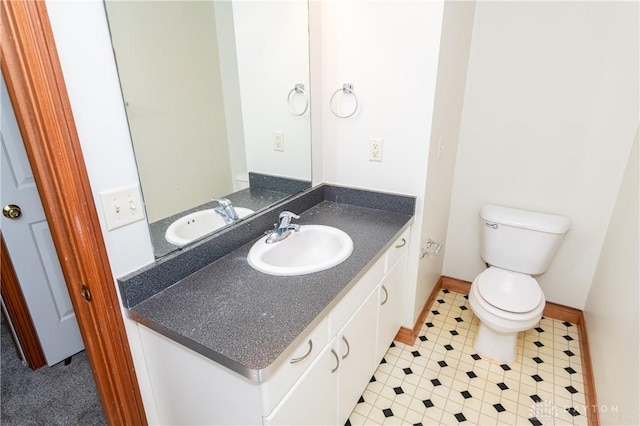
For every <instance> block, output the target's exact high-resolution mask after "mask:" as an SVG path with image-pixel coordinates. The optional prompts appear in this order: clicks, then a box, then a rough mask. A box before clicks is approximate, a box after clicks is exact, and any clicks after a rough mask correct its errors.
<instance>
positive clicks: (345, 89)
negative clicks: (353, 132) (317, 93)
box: [329, 83, 358, 118]
mask: <svg viewBox="0 0 640 426" xmlns="http://www.w3.org/2000/svg"><path fill="white" fill-rule="evenodd" d="M340 92H342V93H346V94H348V95H353V99H354V100H355V101H356V105H355V106H354V107H353V111H351V114H346V115H340V114H338V113H337V112H336V111H335V110H334V109H333V98H334V97H335V96H336V95H337V94H338V93H340ZM329 108H330V109H331V112H332V113H333V114H334V115H335V116H336V117H339V118H349V117H351V116H352V115H353V114H355V113H356V111H357V110H358V97H357V96H356V93H355V92H354V91H353V84H351V83H344V84H343V85H342V89H338V90H336V91H335V92H333V95H331V99H330V100H329Z"/></svg>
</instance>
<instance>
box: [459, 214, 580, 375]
mask: <svg viewBox="0 0 640 426" xmlns="http://www.w3.org/2000/svg"><path fill="white" fill-rule="evenodd" d="M480 219H481V220H480V256H481V257H482V259H483V260H484V261H485V262H486V264H487V266H488V268H487V269H485V270H484V271H483V272H481V273H480V274H479V275H478V276H477V277H476V278H475V279H474V280H473V283H472V284H471V289H470V290H469V305H470V306H471V310H472V311H473V313H474V314H475V315H476V316H477V317H478V319H479V320H480V325H479V327H478V332H477V334H476V337H475V340H474V344H473V347H474V349H475V350H476V352H477V353H478V354H479V355H481V356H485V357H488V358H492V359H494V360H496V361H499V362H502V363H509V362H513V361H515V360H516V356H517V347H516V345H517V341H518V333H519V332H521V331H524V330H528V329H530V328H532V327H534V326H535V325H536V324H537V323H538V322H539V321H540V319H541V318H542V311H543V310H544V306H545V302H546V300H545V297H544V294H543V292H542V289H541V288H540V286H539V285H538V282H537V281H536V280H535V278H534V277H533V276H532V275H539V274H542V273H544V272H545V271H546V270H547V269H548V268H549V265H550V264H551V260H552V259H553V257H554V256H555V254H556V252H557V251H558V248H559V247H560V243H561V242H562V238H563V237H564V235H565V234H566V232H567V231H568V230H569V226H570V222H569V219H567V218H566V217H563V216H558V215H554V214H547V213H538V212H532V211H527V210H520V209H514V208H510V207H504V206H498V205H493V204H485V205H483V206H482V207H481V208H480Z"/></svg>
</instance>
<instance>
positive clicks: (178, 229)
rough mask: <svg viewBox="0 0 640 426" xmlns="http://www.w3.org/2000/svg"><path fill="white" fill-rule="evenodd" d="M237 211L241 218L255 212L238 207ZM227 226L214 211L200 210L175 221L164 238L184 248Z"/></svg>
mask: <svg viewBox="0 0 640 426" xmlns="http://www.w3.org/2000/svg"><path fill="white" fill-rule="evenodd" d="M235 210H236V213H237V214H238V217H240V218H243V217H245V216H247V215H250V214H251V213H253V210H251V209H245V208H244V207H236V208H235ZM226 225H227V224H226V223H225V222H224V219H222V216H220V215H219V214H218V213H216V212H215V210H214V209H207V210H200V211H197V212H193V213H190V214H188V215H186V216H182V217H181V218H180V219H177V220H176V221H174V222H173V223H172V224H171V225H169V227H168V228H167V232H165V234H164V238H165V239H166V240H167V241H168V242H170V243H171V244H175V245H177V246H180V247H182V246H183V245H185V244H188V243H190V242H192V241H194V240H197V239H198V238H201V237H204V236H205V235H207V234H210V233H212V232H213V231H215V230H216V229H219V228H222V227H224V226H226Z"/></svg>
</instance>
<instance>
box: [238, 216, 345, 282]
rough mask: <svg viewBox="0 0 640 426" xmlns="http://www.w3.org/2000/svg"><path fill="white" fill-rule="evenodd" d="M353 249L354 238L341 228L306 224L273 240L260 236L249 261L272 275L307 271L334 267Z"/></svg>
mask: <svg viewBox="0 0 640 426" xmlns="http://www.w3.org/2000/svg"><path fill="white" fill-rule="evenodd" d="M352 252H353V240H352V239H351V237H350V236H349V235H348V234H346V233H345V232H344V231H341V230H340V229H337V228H334V227H331V226H324V225H302V226H300V230H299V231H298V232H291V234H289V236H288V237H287V238H285V239H284V240H281V241H278V242H276V243H273V244H267V243H266V237H262V238H260V240H258V241H257V242H256V243H255V244H254V245H253V246H252V247H251V250H249V255H248V256H247V260H248V261H249V265H251V266H252V267H253V268H254V269H257V270H258V271H260V272H264V273H265V274H270V275H281V276H291V275H304V274H310V273H312V272H319V271H323V270H325V269H329V268H332V267H334V266H336V265H338V264H340V263H342V262H344V261H345V260H346V259H347V258H348V257H349V256H350V255H351V253H352Z"/></svg>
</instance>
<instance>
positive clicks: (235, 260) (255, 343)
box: [121, 187, 414, 381]
mask: <svg viewBox="0 0 640 426" xmlns="http://www.w3.org/2000/svg"><path fill="white" fill-rule="evenodd" d="M333 188H335V187H329V188H328V189H326V188H325V189H322V190H321V192H322V194H321V196H320V198H318V194H315V195H314V197H315V201H317V202H316V203H313V202H312V203H311V206H310V208H308V209H307V210H305V211H302V212H301V211H296V213H299V214H300V216H301V218H300V220H298V221H297V223H299V224H301V225H305V224H317V225H329V226H333V227H336V228H339V229H342V230H343V231H345V232H346V233H347V234H349V235H350V236H351V238H352V239H353V243H354V250H353V253H352V254H351V256H350V257H349V258H348V259H347V260H345V261H344V262H343V263H341V264H340V265H338V266H335V267H333V268H331V269H328V270H325V271H320V272H316V273H313V274H307V275H298V276H291V277H281V276H272V275H267V274H264V273H261V272H258V271H257V270H255V269H253V268H252V267H251V266H249V264H248V263H247V253H248V252H249V249H250V248H251V246H252V245H253V243H254V242H255V241H256V240H257V237H255V236H254V238H252V239H251V240H249V241H247V242H245V243H244V244H243V245H241V246H239V247H238V248H235V249H234V250H232V251H230V252H228V254H226V255H224V256H222V257H220V258H218V259H217V260H215V261H213V262H211V263H209V264H207V265H206V266H204V267H203V268H201V269H199V270H197V271H195V272H193V273H190V274H189V275H187V276H186V277H184V278H182V279H181V280H179V281H178V282H176V283H175V284H173V285H171V286H168V287H166V288H164V289H161V290H160V291H158V292H157V293H156V294H153V295H151V296H150V297H148V298H146V299H145V300H143V301H141V302H139V303H137V304H135V305H134V306H130V307H129V313H130V316H131V318H132V319H134V320H136V321H138V322H140V323H142V324H144V325H146V326H148V327H149V328H151V329H153V330H156V331H157V332H159V333H161V334H163V335H165V336H167V337H169V338H171V339H173V340H175V341H177V342H179V343H181V344H183V345H185V346H187V347H188V348H190V349H192V350H194V351H196V352H198V353H200V354H202V355H204V356H206V357H208V358H210V359H212V360H214V361H216V362H218V363H220V364H222V365H224V366H226V367H228V368H230V369H231V370H233V371H236V372H237V373H239V374H241V375H243V376H245V377H248V378H250V379H253V380H256V381H262V380H265V379H266V378H267V377H268V376H269V375H270V374H271V373H272V372H273V371H274V370H275V369H276V368H277V367H278V366H279V365H280V364H281V363H282V362H283V361H284V360H285V359H286V358H288V356H290V353H289V352H291V351H293V350H294V349H295V347H296V346H297V345H298V344H299V343H301V341H302V339H303V338H304V336H305V335H306V333H307V332H310V331H311V330H312V329H313V328H314V327H315V326H316V325H317V324H318V323H319V322H320V321H321V320H322V318H324V316H326V315H327V314H328V313H329V311H330V310H331V308H332V307H333V306H335V305H336V304H337V302H338V301H339V300H340V299H341V298H342V296H344V294H346V293H347V292H348V290H349V289H350V288H351V287H352V286H353V285H354V284H355V283H356V282H357V281H358V279H359V278H360V277H361V276H362V275H363V274H364V273H365V272H366V270H367V269H368V268H369V267H370V266H371V265H373V263H375V261H377V260H378V259H379V258H380V257H381V256H382V255H383V254H384V252H385V250H386V249H387V248H388V247H390V245H391V244H392V243H393V242H394V241H395V240H396V238H397V237H399V236H400V234H401V233H402V232H403V231H404V230H405V229H406V228H407V227H408V226H409V225H410V224H411V222H412V220H413V205H414V199H413V198H412V197H402V196H398V197H401V199H402V201H406V200H409V202H408V203H405V204H406V205H409V206H410V207H411V211H410V212H408V211H401V212H398V211H387V210H379V209H374V208H370V207H367V206H370V205H376V202H375V200H372V201H373V203H370V202H368V201H364V202H360V201H358V197H350V196H349V197H344V196H345V195H350V193H349V192H348V191H356V192H357V193H358V194H360V195H361V193H362V194H371V195H373V196H375V195H376V194H378V195H380V196H381V198H379V200H381V201H384V200H387V201H390V202H391V203H392V204H393V198H391V199H389V198H388V197H394V196H393V195H390V194H379V193H374V192H369V191H357V190H350V189H346V190H344V191H347V192H342V193H341V188H337V191H334V192H332V191H331V190H332V189H333ZM314 191H316V192H317V189H316V190H311V191H310V193H313V192H314ZM332 194H333V195H334V196H332ZM336 194H338V195H340V196H338V195H336ZM312 198H313V197H312ZM339 198H345V199H343V200H339ZM346 198H349V199H351V201H353V202H355V204H357V205H353V204H350V203H349V204H347V203H348V201H347V203H345V202H340V201H346ZM336 201H338V202H336ZM382 204H384V203H382ZM400 204H402V203H400ZM279 207H280V208H278V206H277V207H275V208H274V209H275V211H274V212H273V213H272V214H276V215H277V213H279V212H280V211H282V210H284V209H285V208H286V207H287V206H286V205H285V206H279ZM283 207H284V208H283ZM392 210H398V208H394V209H392ZM400 210H402V209H400ZM405 210H406V209H405ZM294 211H295V210H294ZM258 218H259V217H258ZM258 220H259V219H258ZM248 222H250V221H248ZM258 235H260V234H258ZM185 254H186V253H185ZM149 271H151V269H148V270H147V273H149ZM151 272H152V271H151ZM130 278H131V277H126V278H125V279H123V280H122V281H121V288H122V289H123V291H124V292H125V295H126V286H127V282H129V284H132V283H133V282H130V281H131V280H130ZM156 279H157V278H156ZM134 281H135V280H134ZM136 284H140V282H136Z"/></svg>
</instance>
